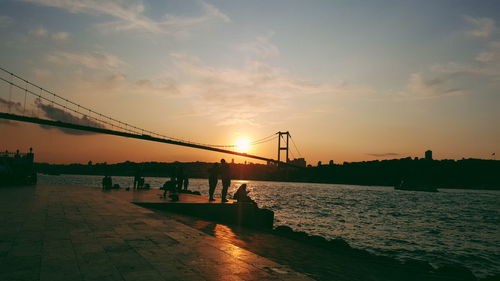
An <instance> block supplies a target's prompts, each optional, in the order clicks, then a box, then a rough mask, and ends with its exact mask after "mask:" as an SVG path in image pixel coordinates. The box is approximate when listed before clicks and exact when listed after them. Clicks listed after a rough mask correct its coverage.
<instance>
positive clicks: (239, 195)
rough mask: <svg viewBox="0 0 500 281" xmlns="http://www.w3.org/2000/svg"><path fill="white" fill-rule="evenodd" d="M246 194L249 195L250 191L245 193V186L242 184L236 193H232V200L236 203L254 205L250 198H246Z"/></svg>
mask: <svg viewBox="0 0 500 281" xmlns="http://www.w3.org/2000/svg"><path fill="white" fill-rule="evenodd" d="M248 193H250V191H247V185H246V184H245V183H244V184H242V185H241V186H240V187H239V188H238V190H237V191H236V193H234V195H233V199H234V200H236V201H238V203H240V202H246V203H254V204H255V202H254V201H253V200H252V198H250V196H248Z"/></svg>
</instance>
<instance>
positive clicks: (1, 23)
mask: <svg viewBox="0 0 500 281" xmlns="http://www.w3.org/2000/svg"><path fill="white" fill-rule="evenodd" d="M13 22H14V20H13V19H12V18H11V17H9V16H0V28H5V27H8V26H9V25H11V24H12V23H13Z"/></svg>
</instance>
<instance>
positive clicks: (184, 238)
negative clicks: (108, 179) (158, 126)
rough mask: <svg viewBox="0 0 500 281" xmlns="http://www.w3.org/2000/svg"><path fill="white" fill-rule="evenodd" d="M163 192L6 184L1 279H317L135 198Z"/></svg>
mask: <svg viewBox="0 0 500 281" xmlns="http://www.w3.org/2000/svg"><path fill="white" fill-rule="evenodd" d="M134 193H135V195H134ZM159 193H160V192H159V191H157V190H156V191H148V192H138V193H137V192H132V191H130V192H125V191H120V192H115V191H113V192H103V191H101V190H100V189H96V188H86V187H77V186H50V185H38V186H37V187H2V188H0V280H2V281H8V280H30V281H31V280H47V281H57V280H127V281H128V280H130V281H132V280H148V281H155V280H269V281H270V280H312V279H311V278H309V277H307V276H305V275H303V274H301V273H298V272H295V271H293V270H291V269H290V268H289V267H287V266H284V265H281V264H278V263H276V262H273V261H271V260H269V259H267V258H264V257H262V256H259V255H257V254H255V253H253V252H251V251H248V250H245V249H243V248H241V247H238V246H236V245H234V244H232V243H229V242H228V241H230V240H227V239H221V238H220V237H214V236H211V235H208V234H206V233H204V232H202V231H200V230H198V229H196V228H193V227H190V226H188V225H186V224H183V223H181V222H179V221H177V220H174V219H172V218H169V217H168V216H164V215H162V214H158V213H155V212H153V211H150V210H148V209H145V208H142V207H139V206H136V205H134V204H132V203H130V201H133V200H131V198H129V197H131V196H135V197H137V196H139V197H140V196H143V197H144V196H150V197H151V198H156V197H159V196H158V194H159ZM143 200H145V199H144V198H143Z"/></svg>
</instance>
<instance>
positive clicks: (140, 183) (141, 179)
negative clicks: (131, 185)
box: [137, 177, 144, 189]
mask: <svg viewBox="0 0 500 281" xmlns="http://www.w3.org/2000/svg"><path fill="white" fill-rule="evenodd" d="M143 188H144V177H139V180H138V181H137V189H143Z"/></svg>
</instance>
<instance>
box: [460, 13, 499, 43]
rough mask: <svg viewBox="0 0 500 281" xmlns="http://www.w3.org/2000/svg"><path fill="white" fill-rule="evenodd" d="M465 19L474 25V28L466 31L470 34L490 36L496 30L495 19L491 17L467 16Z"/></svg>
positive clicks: (472, 35) (483, 36)
mask: <svg viewBox="0 0 500 281" xmlns="http://www.w3.org/2000/svg"><path fill="white" fill-rule="evenodd" d="M465 20H466V21H467V22H468V23H469V24H470V25H471V27H472V29H470V30H467V31H466V32H465V34H466V35H468V36H471V37H482V38H488V37H490V36H491V35H492V34H493V31H494V30H495V21H494V20H493V19H491V18H474V17H470V16H465Z"/></svg>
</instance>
